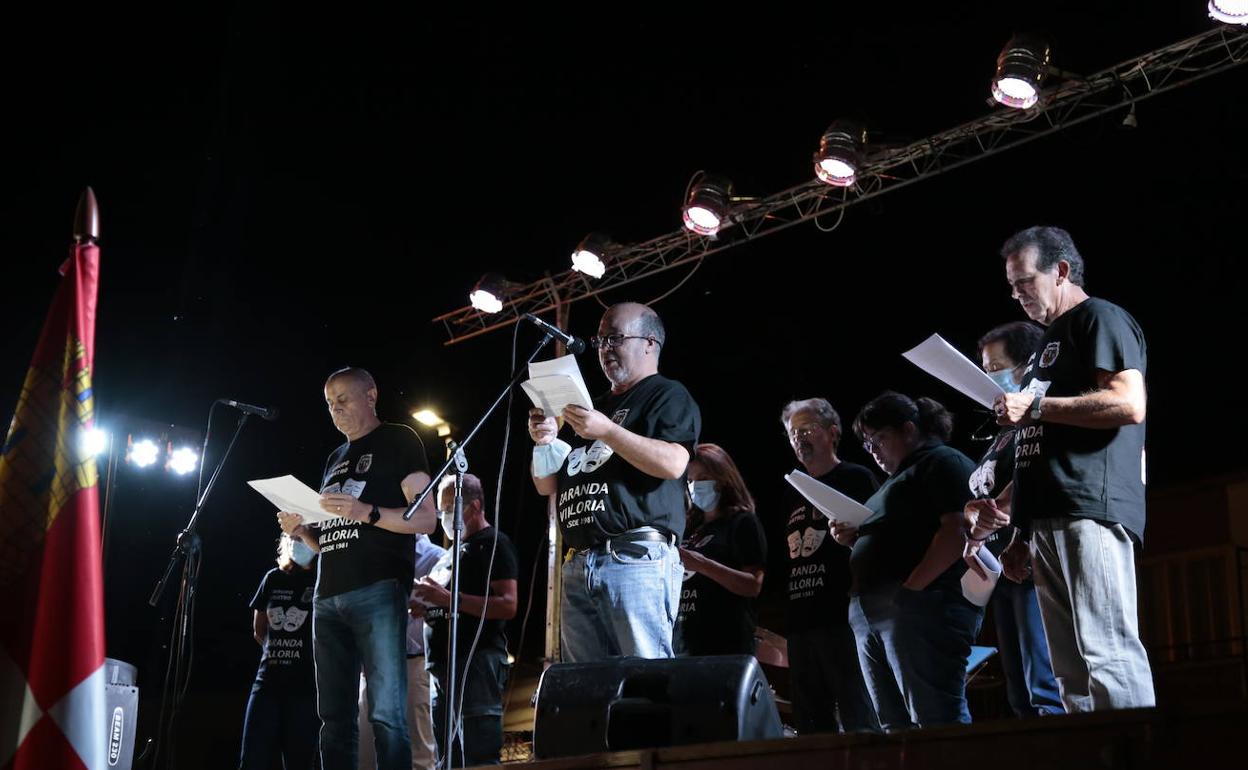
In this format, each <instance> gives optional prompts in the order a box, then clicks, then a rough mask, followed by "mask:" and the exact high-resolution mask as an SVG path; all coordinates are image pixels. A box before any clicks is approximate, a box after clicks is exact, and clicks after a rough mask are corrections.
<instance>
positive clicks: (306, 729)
mask: <svg viewBox="0 0 1248 770" xmlns="http://www.w3.org/2000/svg"><path fill="white" fill-rule="evenodd" d="M320 728H321V720H320V719H319V718H318V717H317V716H316V693H315V692H314V691H313V690H307V691H305V692H293V693H292V692H285V691H282V690H281V689H279V688H276V687H268V688H267V689H266V688H265V687H263V686H256V687H254V688H252V691H251V697H250V698H249V699H248V700H247V712H246V714H245V716H244V717H243V750H242V754H241V755H240V756H239V759H238V766H239V768H240V770H269V766H270V764H271V763H272V761H273V756H274V755H275V754H278V753H279V752H280V754H281V757H282V766H283V767H285V768H286V770H310V769H311V768H313V767H315V765H316V755H317V751H316V746H317V733H318V731H319V730H320Z"/></svg>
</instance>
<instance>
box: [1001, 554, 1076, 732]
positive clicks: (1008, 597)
mask: <svg viewBox="0 0 1248 770" xmlns="http://www.w3.org/2000/svg"><path fill="white" fill-rule="evenodd" d="M992 618H993V622H994V624H995V625H996V629H997V644H998V645H999V646H1000V651H1001V667H1002V668H1003V669H1004V670H1005V693H1006V697H1007V698H1008V699H1009V701H1010V708H1011V709H1012V710H1013V711H1014V713H1015V715H1017V716H1020V717H1034V716H1043V715H1046V714H1065V713H1066V709H1065V708H1064V707H1063V706H1062V698H1061V694H1060V693H1058V691H1057V680H1056V679H1054V678H1053V666H1052V665H1051V664H1050V663H1049V645H1048V643H1047V642H1046V641H1045V640H1044V623H1043V621H1041V619H1040V603H1039V602H1038V601H1036V584H1035V583H1033V582H1032V581H1030V580H1027V581H1025V582H1023V583H1022V584H1021V585H1020V584H1018V583H1015V582H1013V581H1011V580H1006V579H1004V578H1002V579H1001V580H1000V581H998V582H997V587H996V588H995V589H994V590H993V592H992Z"/></svg>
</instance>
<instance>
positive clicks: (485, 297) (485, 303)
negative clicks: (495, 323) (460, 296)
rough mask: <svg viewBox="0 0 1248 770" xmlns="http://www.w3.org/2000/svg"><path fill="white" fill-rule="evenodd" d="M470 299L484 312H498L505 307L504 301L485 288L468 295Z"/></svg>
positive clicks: (473, 304)
mask: <svg viewBox="0 0 1248 770" xmlns="http://www.w3.org/2000/svg"><path fill="white" fill-rule="evenodd" d="M468 301H469V302H471V303H472V306H473V307H475V308H476V309H477V310H480V311H481V312H482V313H497V312H498V311H500V310H502V309H503V301H502V300H501V299H499V298H498V297H495V296H494V295H493V294H490V293H489V292H488V291H485V290H484V289H477V290H475V291H473V292H472V293H471V294H469V295H468Z"/></svg>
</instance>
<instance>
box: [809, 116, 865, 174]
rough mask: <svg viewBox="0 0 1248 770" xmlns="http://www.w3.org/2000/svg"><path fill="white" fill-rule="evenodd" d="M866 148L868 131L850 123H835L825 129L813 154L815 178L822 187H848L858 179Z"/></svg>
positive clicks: (844, 121)
mask: <svg viewBox="0 0 1248 770" xmlns="http://www.w3.org/2000/svg"><path fill="white" fill-rule="evenodd" d="M866 146H867V129H866V128H864V127H863V126H861V125H859V124H857V123H855V122H853V121H850V120H837V121H835V122H833V123H832V125H830V126H828V130H827V131H824V132H823V137H822V138H820V140H819V150H818V152H816V153H815V176H816V177H818V178H819V181H821V182H823V183H824V184H830V185H833V186H834V187H849V186H851V185H853V183H854V182H855V181H856V180H857V179H858V169H860V168H862V161H863V157H864V154H865V152H866Z"/></svg>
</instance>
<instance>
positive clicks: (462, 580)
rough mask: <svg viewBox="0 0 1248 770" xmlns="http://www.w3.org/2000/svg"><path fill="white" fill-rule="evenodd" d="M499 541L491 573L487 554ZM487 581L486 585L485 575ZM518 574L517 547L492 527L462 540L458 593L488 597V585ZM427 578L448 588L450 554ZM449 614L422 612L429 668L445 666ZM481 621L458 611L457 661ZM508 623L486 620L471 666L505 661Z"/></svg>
mask: <svg viewBox="0 0 1248 770" xmlns="http://www.w3.org/2000/svg"><path fill="white" fill-rule="evenodd" d="M495 536H497V537H498V549H497V552H496V553H495V554H494V568H493V569H492V570H490V551H491V550H492V549H494V538H495ZM487 571H488V572H489V581H488V582H487V581H486V572H487ZM518 571H519V568H518V567H517V563H516V547H515V546H514V545H512V543H511V538H509V537H507V535H506V533H504V532H499V531H498V529H497V528H495V527H485V528H484V529H481V530H479V531H477V532H474V533H473V534H472V535H471V536H470V537H466V538H464V542H463V543H462V544H461V545H460V553H459V592H460V593H461V594H471V595H473V596H488V595H489V594H490V590H489V584H490V583H493V582H494V581H496V580H515V579H516V574H517V572H518ZM429 576H430V577H431V578H432V579H433V580H435V581H437V582H439V583H442V584H443V585H444V586H447V587H448V588H449V584H450V579H451V552H450V551H447V552H446V553H445V554H444V555H443V556H442V558H441V559H439V560H438V563H437V564H436V565H435V566H434V568H433V570H432V571H431V572H430V573H429ZM448 613H449V610H447V609H446V608H444V607H429V608H427V609H426V610H425V659H426V661H427V663H426V665H427V667H428V668H431V669H432V668H441V667H444V666H445V665H446V660H447V658H446V653H447V649H446V648H447V643H448V642H449V640H450V629H449V624H448V623H447V614H448ZM480 622H481V619H480V618H479V617H477V616H476V615H469V614H468V613H466V612H464V610H463V607H462V606H461V607H460V610H459V651H458V658H459V659H460V660H464V659H465V657H466V656H467V655H468V650H469V648H470V647H472V640H473V637H475V636H476V633H477V624H478V623H480ZM506 627H507V621H505V620H501V619H487V620H486V621H485V626H484V627H483V628H482V629H481V639H480V640H479V641H478V642H477V651H476V652H475V653H474V655H473V660H474V662H475V661H476V660H477V659H478V658H480V659H482V660H484V659H487V658H492V657H499V656H501V657H503V658H506V657H507V635H506Z"/></svg>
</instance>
